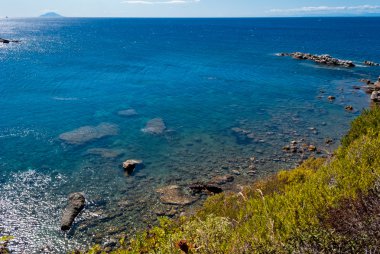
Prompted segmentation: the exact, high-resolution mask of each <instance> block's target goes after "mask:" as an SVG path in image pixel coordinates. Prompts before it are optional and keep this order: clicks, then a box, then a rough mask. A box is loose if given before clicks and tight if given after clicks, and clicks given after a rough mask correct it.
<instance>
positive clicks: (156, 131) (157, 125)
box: [141, 118, 166, 135]
mask: <svg viewBox="0 0 380 254" xmlns="http://www.w3.org/2000/svg"><path fill="white" fill-rule="evenodd" d="M165 130H166V126H165V123H164V120H162V118H154V119H152V120H150V121H148V122H147V124H146V126H145V128H143V129H141V131H142V132H145V133H148V134H152V135H161V134H163V133H164V131H165Z"/></svg>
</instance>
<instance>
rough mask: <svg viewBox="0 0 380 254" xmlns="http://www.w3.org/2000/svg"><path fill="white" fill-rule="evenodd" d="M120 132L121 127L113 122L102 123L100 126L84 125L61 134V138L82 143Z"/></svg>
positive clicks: (72, 142)
mask: <svg viewBox="0 0 380 254" xmlns="http://www.w3.org/2000/svg"><path fill="white" fill-rule="evenodd" d="M118 133H119V127H118V126H117V125H115V124H111V123H101V124H99V125H98V126H84V127H80V128H78V129H75V130H73V131H69V132H65V133H63V134H61V135H59V138H60V139H61V140H63V141H64V142H66V143H68V144H71V145H82V144H85V143H87V142H90V141H93V140H96V139H100V138H103V137H107V136H114V135H117V134H118Z"/></svg>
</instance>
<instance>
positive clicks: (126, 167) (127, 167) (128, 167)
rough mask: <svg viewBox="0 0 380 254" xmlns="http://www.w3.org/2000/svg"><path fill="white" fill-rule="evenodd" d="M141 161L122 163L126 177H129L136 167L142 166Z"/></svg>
mask: <svg viewBox="0 0 380 254" xmlns="http://www.w3.org/2000/svg"><path fill="white" fill-rule="evenodd" d="M142 163H143V162H142V160H127V161H124V162H123V168H124V171H125V172H126V173H128V175H131V174H132V173H133V172H134V171H135V169H136V168H137V167H138V166H142Z"/></svg>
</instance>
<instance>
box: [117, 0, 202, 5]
mask: <svg viewBox="0 0 380 254" xmlns="http://www.w3.org/2000/svg"><path fill="white" fill-rule="evenodd" d="M200 1H201V0H166V1H155V0H127V1H123V2H121V3H124V4H147V5H153V4H189V3H198V2H200Z"/></svg>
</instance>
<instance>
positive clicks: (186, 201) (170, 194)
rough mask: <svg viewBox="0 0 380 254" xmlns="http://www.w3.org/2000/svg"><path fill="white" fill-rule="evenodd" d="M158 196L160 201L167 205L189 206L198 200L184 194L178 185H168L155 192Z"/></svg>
mask: <svg viewBox="0 0 380 254" xmlns="http://www.w3.org/2000/svg"><path fill="white" fill-rule="evenodd" d="M156 192H157V193H159V194H160V201H161V202H162V203H163V204H169V205H190V204H192V203H194V202H195V201H196V200H197V199H198V198H197V197H194V196H191V195H190V194H188V193H186V192H185V191H184V190H183V189H182V188H181V187H180V186H178V185H170V186H166V187H163V188H159V189H157V190H156Z"/></svg>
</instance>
